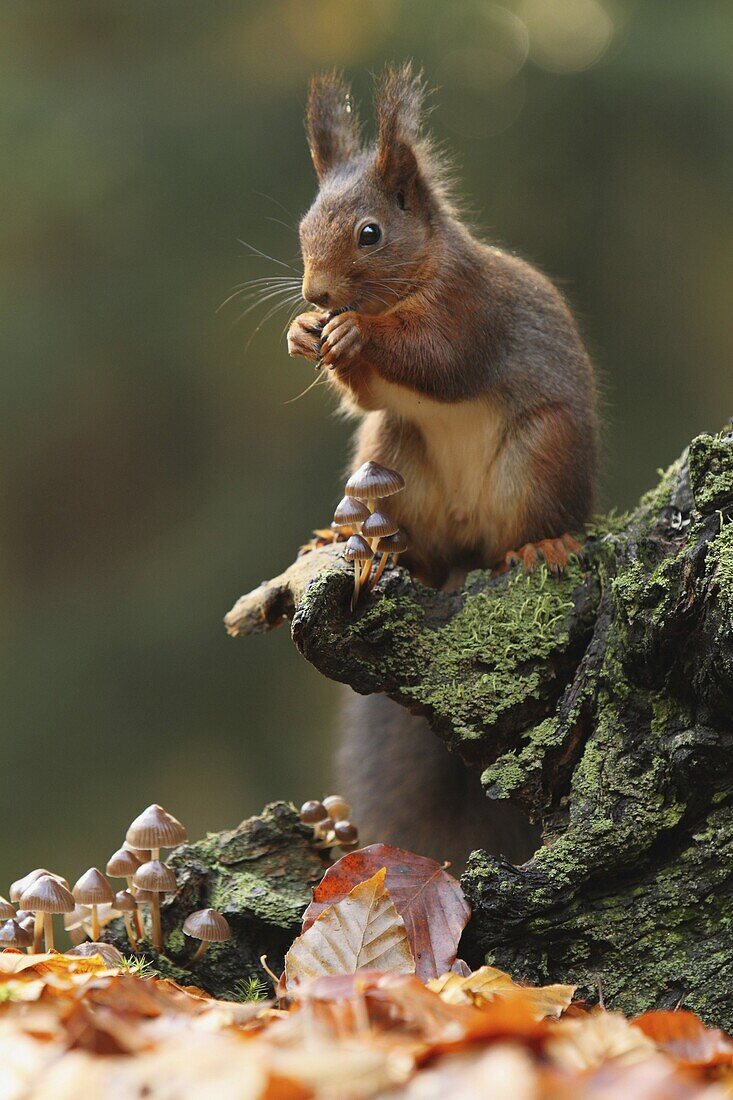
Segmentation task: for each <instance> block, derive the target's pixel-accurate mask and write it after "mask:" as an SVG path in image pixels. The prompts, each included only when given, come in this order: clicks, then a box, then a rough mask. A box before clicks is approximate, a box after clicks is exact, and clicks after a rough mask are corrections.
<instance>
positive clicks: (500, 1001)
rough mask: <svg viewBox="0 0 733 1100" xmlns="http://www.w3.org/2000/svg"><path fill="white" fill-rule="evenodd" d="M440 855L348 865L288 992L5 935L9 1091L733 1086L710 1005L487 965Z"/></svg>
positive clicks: (230, 1094) (2, 1046) (530, 1094)
mask: <svg viewBox="0 0 733 1100" xmlns="http://www.w3.org/2000/svg"><path fill="white" fill-rule="evenodd" d="M373 849H379V851H378V852H376V853H375V851H374V850H373ZM395 853H396V854H395ZM355 857H358V858H355ZM421 859H422V857H416V856H415V857H413V856H411V854H410V853H405V852H400V851H399V850H397V849H389V848H387V847H386V846H384V845H373V846H372V850H370V849H364V850H362V852H354V853H349V854H348V855H346V856H344V857H343V859H342V860H339V862H338V863H337V864H335V865H334V867H331V868H330V869H329V871H328V872H327V874H326V876H325V878H324V880H323V882H322V883H321V884H320V885H319V886H318V887H317V888H316V890H315V891H314V902H313V904H312V906H310V907H309V909H308V910H307V912H306V914H305V918H304V923H303V931H302V933H301V935H300V936H298V938H297V939H296V940H295V942H294V944H293V945H292V947H291V949H290V951H289V952H288V955H287V958H286V969H285V973H284V975H283V977H282V978H281V980H280V983H279V986H278V991H279V993H280V999H279V1000H278V1001H276V1000H275V999H272V1000H270V1001H265V1002H263V1001H250V1002H244V1003H242V1002H241V1001H229V1000H217V999H215V998H213V997H210V996H209V995H208V994H206V993H204V992H202V991H201V990H199V989H197V988H195V987H193V986H188V987H183V986H180V985H177V984H176V983H175V982H172V981H170V980H166V979H161V978H159V977H157V976H155V973H154V972H150V971H149V970H146V969H145V968H140V969H139V971H138V972H137V973H131V972H130V971H129V968H127V967H125V968H122V967H121V968H119V969H118V968H116V967H110V966H109V965H107V964H105V962H104V960H103V959H102V958H101V956H99V955H93V956H86V957H79V956H69V955H64V954H58V953H56V952H50V953H46V954H43V955H33V954H22V953H21V952H19V951H17V950H13V949H8V950H6V951H3V952H2V953H0V1100H77V1098H78V1097H79V1096H82V1095H86V1096H90V1097H100V1098H107V1097H109V1098H110V1100H116V1098H120V1100H123V1098H125V1100H126V1098H128V1097H141V1096H145V1097H148V1098H151V1100H174V1098H175V1100H189V1098H190V1100H194V1098H196V1100H214V1098H216V1100H229V1098H231V1100H308V1098H314V1100H321V1098H322V1100H369V1098H372V1097H373V1098H380V1100H381V1098H385V1100H388V1098H392V1097H395V1098H396V1097H408V1098H413V1100H432V1098H435V1100H438V1098H440V1100H442V1098H444V1097H450V1098H451V1100H473V1098H477V1100H482V1098H484V1097H485V1098H486V1100H493V1098H495V1097H502V1098H506V1100H544V1098H547V1100H571V1098H573V1100H575V1098H580V1100H615V1098H617V1097H619V1096H623V1097H624V1100H725V1098H726V1097H728V1098H729V1100H730V1098H731V1097H733V1042H731V1040H730V1038H729V1037H728V1036H726V1035H725V1034H724V1033H723V1032H721V1031H719V1030H717V1029H715V1028H709V1027H706V1026H705V1025H704V1024H703V1023H702V1021H700V1020H699V1019H698V1017H697V1016H695V1015H694V1014H693V1013H691V1012H687V1011H684V1010H679V1011H676V1012H648V1013H645V1014H644V1015H642V1016H640V1017H638V1018H637V1019H636V1020H627V1019H626V1018H625V1017H624V1016H623V1015H621V1014H619V1013H616V1012H606V1011H604V1010H602V1009H600V1008H588V1007H587V1006H586V1005H584V1004H582V1003H580V1002H575V1003H573V1002H572V998H573V994H574V988H573V987H572V986H570V985H550V986H545V987H540V988H535V987H531V986H527V985H524V984H522V983H521V982H518V981H516V980H514V979H513V978H512V977H510V976H509V975H508V974H504V973H503V972H502V971H500V970H496V969H495V968H493V967H489V966H483V967H480V968H479V969H478V970H476V971H474V972H473V973H471V972H468V973H467V972H466V971H467V968H466V966H465V964H461V963H460V962H457V961H456V952H457V948H458V939H459V937H460V930H462V928H463V925H464V924H465V921H466V920H467V918H468V906H467V905H466V903H465V900H464V899H463V896H462V894H460V893H459V894H457V893H456V890H457V891H459V892H460V887H459V886H458V884H457V882H456V880H455V879H452V878H451V876H450V875H448V874H447V872H446V871H445V870H444V869H443V868H440V866H439V865H437V864H433V861H429V860H424V861H421ZM392 861H393V862H392ZM339 864H341V866H339ZM431 864H433V865H432V866H430V865H431ZM436 868H437V871H436ZM438 872H439V873H438ZM329 876H330V878H329ZM327 879H328V880H329V881H328V882H327V881H326V880H327ZM421 884H422V885H421ZM391 885H392V887H393V888H394V895H392V894H391V892H390V886H391ZM426 925H428V927H426ZM418 955H419V957H420V960H421V961H420V962H418V959H417V957H416V956H418ZM438 959H439V960H440V962H441V967H442V972H441V973H439V974H435V973H431V968H433V967H434V962H435V960H438ZM426 974H427V975H428V977H427V978H425V975H426ZM244 977H245V976H243V978H244Z"/></svg>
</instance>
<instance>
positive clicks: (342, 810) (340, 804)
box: [323, 794, 351, 821]
mask: <svg viewBox="0 0 733 1100" xmlns="http://www.w3.org/2000/svg"><path fill="white" fill-rule="evenodd" d="M323 805H324V806H325V808H326V810H327V811H328V816H329V817H330V818H331V820H332V821H341V820H342V818H344V817H348V816H349V814H350V813H351V806H350V805H349V804H348V802H347V801H346V799H345V798H342V797H341V795H340V794H330V795H329V796H328V798H324V800H323Z"/></svg>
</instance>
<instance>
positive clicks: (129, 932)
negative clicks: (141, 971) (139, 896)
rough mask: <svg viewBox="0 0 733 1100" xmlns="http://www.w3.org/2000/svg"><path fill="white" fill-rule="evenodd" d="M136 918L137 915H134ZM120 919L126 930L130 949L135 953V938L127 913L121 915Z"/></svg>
mask: <svg viewBox="0 0 733 1100" xmlns="http://www.w3.org/2000/svg"><path fill="white" fill-rule="evenodd" d="M135 915H136V916H137V913H136V914H135ZM122 919H123V920H124V922H125V928H126V929H127V938H128V940H129V941H130V947H131V948H132V950H133V951H135V952H137V936H136V935H135V931H134V929H133V927H132V920H131V918H130V914H129V913H123V914H122Z"/></svg>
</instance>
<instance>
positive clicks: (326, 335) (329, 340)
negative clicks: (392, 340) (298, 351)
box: [321, 310, 365, 367]
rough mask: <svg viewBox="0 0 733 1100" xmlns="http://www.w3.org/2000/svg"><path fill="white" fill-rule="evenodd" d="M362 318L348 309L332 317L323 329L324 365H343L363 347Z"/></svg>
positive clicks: (322, 350) (322, 355) (322, 349)
mask: <svg viewBox="0 0 733 1100" xmlns="http://www.w3.org/2000/svg"><path fill="white" fill-rule="evenodd" d="M364 341H365V336H364V319H363V317H360V316H359V314H358V313H352V312H351V310H348V311H347V312H346V313H339V314H337V316H336V317H333V318H332V319H331V320H330V321H329V322H328V324H327V325H326V326H325V328H324V330H323V334H322V337H321V358H322V359H323V362H324V363H325V364H326V366H329V367H344V366H346V365H347V363H349V362H351V360H352V359H354V358H356V356H357V355H359V354H360V352H361V351H362V350H363V348H364Z"/></svg>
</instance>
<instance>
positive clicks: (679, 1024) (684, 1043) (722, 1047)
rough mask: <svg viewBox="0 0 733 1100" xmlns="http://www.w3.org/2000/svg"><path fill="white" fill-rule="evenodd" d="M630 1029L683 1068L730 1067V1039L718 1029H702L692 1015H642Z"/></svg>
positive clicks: (732, 1059) (732, 1056)
mask: <svg viewBox="0 0 733 1100" xmlns="http://www.w3.org/2000/svg"><path fill="white" fill-rule="evenodd" d="M632 1026H633V1027H637V1028H639V1030H640V1031H642V1032H643V1033H644V1035H646V1036H647V1038H649V1039H651V1040H652V1042H654V1043H656V1044H657V1046H658V1047H659V1049H660V1050H663V1051H664V1052H665V1054H670V1055H671V1056H672V1057H673V1058H674V1059H675V1060H676V1061H677V1062H680V1063H682V1064H684V1065H686V1066H695V1067H706V1066H733V1040H731V1039H730V1038H729V1037H728V1036H727V1035H726V1034H725V1033H724V1032H722V1031H720V1030H719V1029H718V1028H715V1027H706V1026H705V1024H704V1023H703V1022H702V1020H701V1019H700V1018H699V1017H698V1016H696V1015H695V1014H694V1012H686V1011H684V1010H682V1009H678V1010H677V1011H676V1012H645V1013H644V1015H643V1016H639V1017H637V1019H636V1020H633V1021H632Z"/></svg>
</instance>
